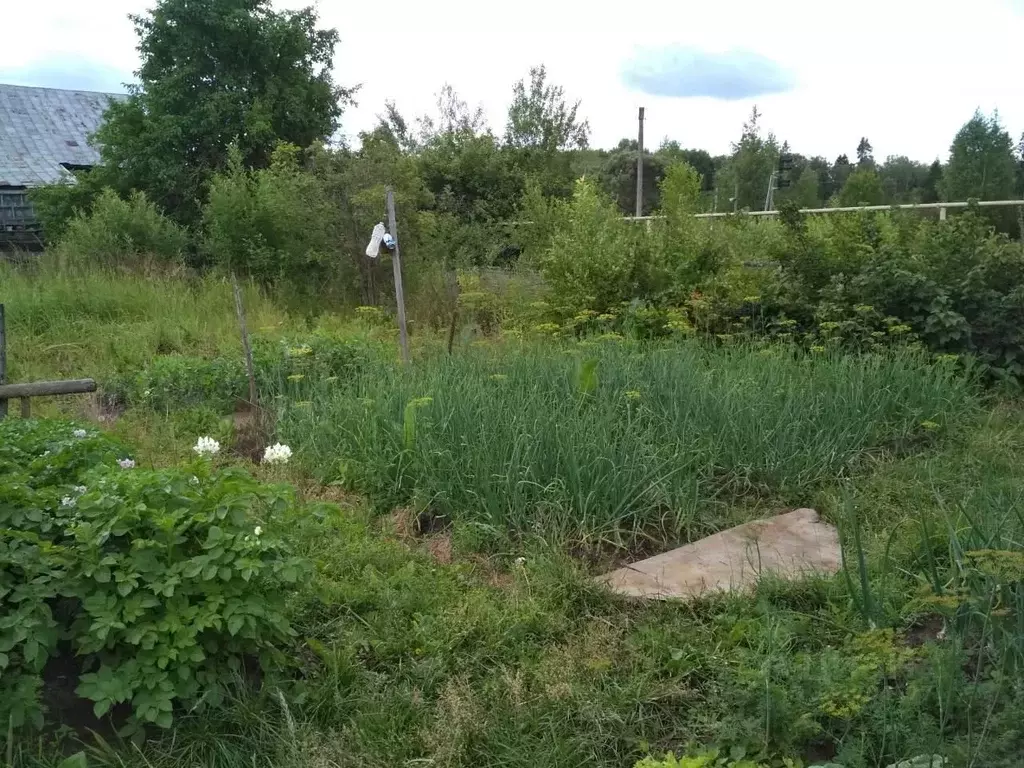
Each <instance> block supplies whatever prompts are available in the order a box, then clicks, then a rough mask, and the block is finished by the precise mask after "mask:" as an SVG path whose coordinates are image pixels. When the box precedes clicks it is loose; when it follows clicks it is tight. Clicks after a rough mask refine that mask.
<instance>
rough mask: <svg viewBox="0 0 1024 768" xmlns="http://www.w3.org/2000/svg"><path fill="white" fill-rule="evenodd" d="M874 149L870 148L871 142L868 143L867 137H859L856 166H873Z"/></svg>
mask: <svg viewBox="0 0 1024 768" xmlns="http://www.w3.org/2000/svg"><path fill="white" fill-rule="evenodd" d="M874 152H875V150H874V147H872V146H871V142H870V141H868V137H867V136H861V138H860V142H859V143H858V144H857V165H859V166H861V167H864V166H865V165H874V164H875V156H874Z"/></svg>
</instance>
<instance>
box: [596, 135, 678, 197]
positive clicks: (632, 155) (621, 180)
mask: <svg viewBox="0 0 1024 768" xmlns="http://www.w3.org/2000/svg"><path fill="white" fill-rule="evenodd" d="M636 153H637V143H636V139H622V140H621V141H620V142H619V145H618V146H617V147H616V148H615V149H614V150H612V151H611V152H609V153H608V157H607V158H606V159H605V161H604V165H603V166H602V168H601V173H600V180H601V188H602V190H603V191H604V192H605V193H606V194H608V195H610V196H611V197H612V198H614V199H615V202H616V203H617V204H618V206H619V210H620V211H621V212H622V213H623V214H625V215H628V216H632V215H633V214H634V213H636ZM643 163H644V188H643V205H642V211H643V214H644V215H647V214H650V213H652V212H653V211H654V210H655V209H657V208H658V207H659V205H660V197H659V186H660V185H661V180H662V178H663V177H664V176H665V167H666V163H665V159H664V158H663V157H662V156H660V155H657V154H651V153H650V152H646V151H645V152H644V160H643Z"/></svg>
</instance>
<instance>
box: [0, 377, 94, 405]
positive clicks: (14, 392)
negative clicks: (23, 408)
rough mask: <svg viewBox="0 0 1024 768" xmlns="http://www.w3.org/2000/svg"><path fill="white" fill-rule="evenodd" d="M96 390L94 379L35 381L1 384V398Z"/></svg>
mask: <svg viewBox="0 0 1024 768" xmlns="http://www.w3.org/2000/svg"><path fill="white" fill-rule="evenodd" d="M95 391H96V382H95V381H93V380H92V379H67V380H66V381H33V382H30V383H27V384H4V385H3V386H0V400H11V399H13V398H16V397H46V396H47V395H81V394H84V393H86V392H95Z"/></svg>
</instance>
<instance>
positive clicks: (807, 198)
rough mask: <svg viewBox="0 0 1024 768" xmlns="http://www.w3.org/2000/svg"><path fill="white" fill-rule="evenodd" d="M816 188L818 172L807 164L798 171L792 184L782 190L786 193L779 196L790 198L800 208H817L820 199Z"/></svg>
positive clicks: (817, 185)
mask: <svg viewBox="0 0 1024 768" xmlns="http://www.w3.org/2000/svg"><path fill="white" fill-rule="evenodd" d="M818 188H819V179H818V172H817V171H816V170H814V169H813V168H811V167H810V166H809V165H808V166H805V167H804V169H803V170H802V171H800V173H799V175H797V177H796V181H795V182H793V185H792V186H791V187H790V188H789V189H788V190H783V191H784V192H786V193H787V194H785V195H781V196H780V197H781V198H782V199H785V200H792V201H793V202H794V203H796V204H797V205H798V206H800V207H801V208H817V207H818V206H819V205H820V204H821V199H820V198H819V197H818Z"/></svg>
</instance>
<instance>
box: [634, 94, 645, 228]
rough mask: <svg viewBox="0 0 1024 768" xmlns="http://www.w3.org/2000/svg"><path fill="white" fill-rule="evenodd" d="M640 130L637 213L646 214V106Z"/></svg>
mask: <svg viewBox="0 0 1024 768" xmlns="http://www.w3.org/2000/svg"><path fill="white" fill-rule="evenodd" d="M639 121H640V130H639V132H638V133H637V138H636V215H637V217H640V216H643V215H644V108H643V107H640V116H639Z"/></svg>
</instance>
